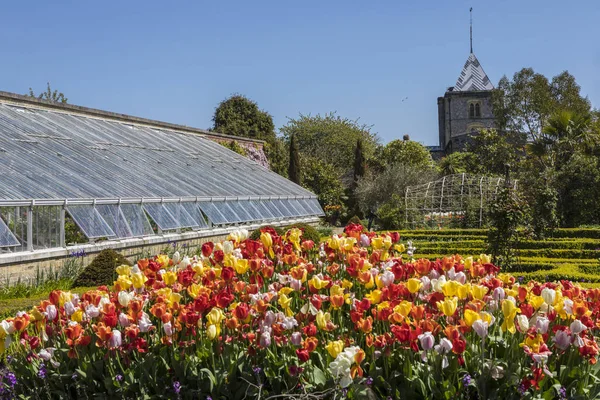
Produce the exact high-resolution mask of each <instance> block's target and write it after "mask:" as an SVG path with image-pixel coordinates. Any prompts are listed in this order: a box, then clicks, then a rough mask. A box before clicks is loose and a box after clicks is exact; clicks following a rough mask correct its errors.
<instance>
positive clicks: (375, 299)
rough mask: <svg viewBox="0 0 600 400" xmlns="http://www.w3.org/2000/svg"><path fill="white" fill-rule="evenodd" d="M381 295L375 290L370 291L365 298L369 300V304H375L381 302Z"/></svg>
mask: <svg viewBox="0 0 600 400" xmlns="http://www.w3.org/2000/svg"><path fill="white" fill-rule="evenodd" d="M381 294H382V293H381V290H379V289H375V290H372V291H371V292H370V293H369V294H367V295H366V296H365V297H366V298H367V299H369V301H370V302H371V304H377V303H379V302H381Z"/></svg>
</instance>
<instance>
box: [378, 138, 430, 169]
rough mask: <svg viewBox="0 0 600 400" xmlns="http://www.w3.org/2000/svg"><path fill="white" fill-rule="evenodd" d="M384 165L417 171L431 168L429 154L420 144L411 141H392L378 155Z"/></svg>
mask: <svg viewBox="0 0 600 400" xmlns="http://www.w3.org/2000/svg"><path fill="white" fill-rule="evenodd" d="M380 158H381V160H382V161H383V162H384V164H385V165H388V166H392V165H398V164H403V165H408V166H411V167H415V168H419V169H429V168H433V165H434V164H433V159H432V158H431V153H430V152H429V150H427V148H426V147H425V146H423V145H422V144H421V143H418V142H415V141H412V140H399V139H397V140H392V141H391V142H389V143H388V144H386V145H385V146H384V147H383V148H382V150H381V154H380Z"/></svg>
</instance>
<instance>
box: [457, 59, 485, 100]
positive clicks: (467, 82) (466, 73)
mask: <svg viewBox="0 0 600 400" xmlns="http://www.w3.org/2000/svg"><path fill="white" fill-rule="evenodd" d="M493 88H494V85H493V84H492V82H491V81H490V78H488V76H487V75H486V74H485V72H484V71H483V68H482V67H481V64H480V63H479V60H478V59H477V57H475V54H473V53H471V54H469V58H468V59H467V62H466V63H465V66H464V67H463V69H462V72H461V73H460V76H459V77H458V80H457V81H456V86H454V90H455V91H459V92H465V91H473V90H492V89H493Z"/></svg>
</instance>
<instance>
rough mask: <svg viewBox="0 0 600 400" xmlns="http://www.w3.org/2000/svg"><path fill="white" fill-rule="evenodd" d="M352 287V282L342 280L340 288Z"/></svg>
mask: <svg viewBox="0 0 600 400" xmlns="http://www.w3.org/2000/svg"><path fill="white" fill-rule="evenodd" d="M352 286H354V284H353V283H352V282H350V281H349V280H348V279H344V280H343V281H342V287H343V288H344V289H352Z"/></svg>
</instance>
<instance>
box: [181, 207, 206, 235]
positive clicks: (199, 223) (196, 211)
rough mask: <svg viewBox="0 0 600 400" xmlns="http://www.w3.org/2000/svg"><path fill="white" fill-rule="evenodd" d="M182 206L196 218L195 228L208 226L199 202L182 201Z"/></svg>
mask: <svg viewBox="0 0 600 400" xmlns="http://www.w3.org/2000/svg"><path fill="white" fill-rule="evenodd" d="M181 206H182V207H183V208H184V209H185V211H186V212H187V213H188V214H189V215H190V217H192V218H193V219H194V222H195V223H196V226H195V229H204V228H208V224H207V223H206V220H205V219H204V215H202V211H200V208H199V207H198V203H181Z"/></svg>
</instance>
